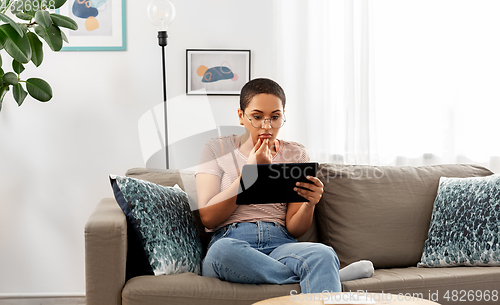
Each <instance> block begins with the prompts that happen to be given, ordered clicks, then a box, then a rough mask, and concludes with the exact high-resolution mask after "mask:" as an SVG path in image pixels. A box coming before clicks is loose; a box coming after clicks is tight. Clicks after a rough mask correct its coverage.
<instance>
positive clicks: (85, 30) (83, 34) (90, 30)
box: [59, 0, 127, 51]
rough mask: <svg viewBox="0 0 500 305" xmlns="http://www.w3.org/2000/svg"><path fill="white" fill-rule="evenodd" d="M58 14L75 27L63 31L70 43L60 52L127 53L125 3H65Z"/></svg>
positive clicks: (82, 0) (121, 0)
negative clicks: (71, 21) (71, 29)
mask: <svg viewBox="0 0 500 305" xmlns="http://www.w3.org/2000/svg"><path fill="white" fill-rule="evenodd" d="M59 13H60V14H62V15H66V16H69V17H71V18H72V19H73V20H75V21H76V23H77V24H78V30H76V31H64V34H65V35H66V36H67V38H68V40H69V43H68V44H66V46H64V47H63V48H62V51H124V50H126V48H127V46H126V5H125V0H68V1H67V2H66V3H65V4H64V5H63V6H62V7H61V8H60V10H59Z"/></svg>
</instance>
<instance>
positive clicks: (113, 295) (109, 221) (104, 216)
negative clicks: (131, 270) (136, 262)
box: [85, 198, 127, 305]
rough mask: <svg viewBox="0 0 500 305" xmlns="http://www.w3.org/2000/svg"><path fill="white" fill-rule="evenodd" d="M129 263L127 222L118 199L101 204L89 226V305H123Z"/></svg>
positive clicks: (86, 260) (87, 252) (87, 300)
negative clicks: (122, 294)
mask: <svg viewBox="0 0 500 305" xmlns="http://www.w3.org/2000/svg"><path fill="white" fill-rule="evenodd" d="M126 261H127V221H126V218H125V215H124V214H123V212H122V210H121V209H120V207H119V206H118V204H117V203H116V201H115V199H111V198H107V199H103V200H101V201H100V202H99V204H98V205H97V207H96V208H95V210H94V212H93V213H92V215H91V216H90V217H89V220H88V221H87V224H86V225H85V285H86V289H85V290H86V304H87V305H121V304H122V297H121V293H122V290H123V286H124V285H125V272H126Z"/></svg>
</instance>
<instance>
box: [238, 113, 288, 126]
mask: <svg viewBox="0 0 500 305" xmlns="http://www.w3.org/2000/svg"><path fill="white" fill-rule="evenodd" d="M243 114H244V115H245V116H246V117H247V119H248V120H249V121H250V124H252V126H253V127H255V128H263V127H264V125H265V124H266V121H269V124H271V128H274V129H278V128H281V127H282V126H283V125H284V124H285V122H286V119H285V116H284V115H283V116H282V115H273V116H271V118H269V119H266V118H264V116H262V115H260V114H254V115H252V118H249V117H248V115H246V113H245V112H243Z"/></svg>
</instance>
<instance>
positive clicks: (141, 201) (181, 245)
mask: <svg viewBox="0 0 500 305" xmlns="http://www.w3.org/2000/svg"><path fill="white" fill-rule="evenodd" d="M110 180H111V183H112V186H113V191H114V193H115V198H116V201H117V202H118V205H119V206H120V208H121V209H122V211H123V212H124V213H125V216H126V217H127V220H128V224H130V226H131V227H132V229H133V230H134V231H136V232H137V233H138V235H139V236H140V240H141V244H142V248H143V250H144V252H145V253H146V255H147V258H148V262H149V264H150V265H151V268H152V270H153V272H154V274H155V275H160V274H175V273H182V272H195V273H201V256H202V246H201V241H200V237H199V234H198V231H197V228H196V222H195V219H194V216H193V213H192V212H191V209H190V207H189V204H188V198H187V195H186V193H185V192H184V191H183V190H182V189H181V188H180V187H178V186H177V185H176V186H174V187H165V186H161V185H157V184H154V183H151V182H149V181H144V180H139V179H134V178H130V177H121V176H113V175H112V176H110Z"/></svg>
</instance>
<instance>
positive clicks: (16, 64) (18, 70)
mask: <svg viewBox="0 0 500 305" xmlns="http://www.w3.org/2000/svg"><path fill="white" fill-rule="evenodd" d="M12 69H14V71H15V72H16V73H17V74H21V73H22V72H23V71H24V66H23V64H22V63H20V62H18V61H17V60H15V59H14V60H13V61H12Z"/></svg>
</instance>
